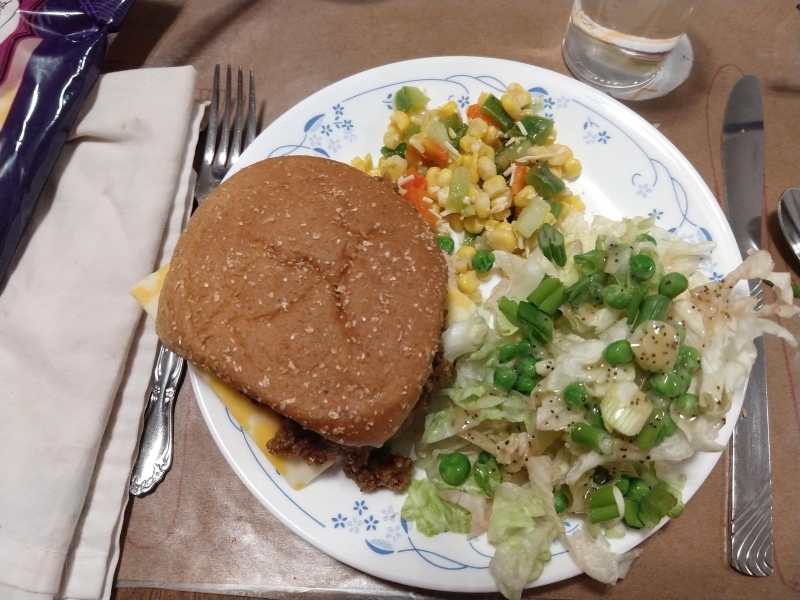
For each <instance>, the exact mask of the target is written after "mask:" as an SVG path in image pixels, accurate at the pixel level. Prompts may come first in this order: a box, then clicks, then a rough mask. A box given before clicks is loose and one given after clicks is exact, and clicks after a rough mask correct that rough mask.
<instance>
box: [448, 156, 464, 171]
mask: <svg viewBox="0 0 800 600" xmlns="http://www.w3.org/2000/svg"><path fill="white" fill-rule="evenodd" d="M451 157H452V154H451ZM463 164H464V155H463V154H459V155H458V156H456V157H455V158H453V159H452V160H451V161H450V167H451V168H452V169H455V168H456V167H460V166H462V165H463Z"/></svg>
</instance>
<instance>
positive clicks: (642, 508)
mask: <svg viewBox="0 0 800 600" xmlns="http://www.w3.org/2000/svg"><path fill="white" fill-rule="evenodd" d="M677 503H678V499H677V498H675V496H674V495H673V494H672V492H671V491H670V489H669V487H668V486H667V484H665V483H664V482H663V481H659V482H658V483H657V484H655V485H654V486H653V488H652V489H651V490H650V492H649V493H648V494H647V495H646V496H645V497H644V498H643V499H642V501H641V502H640V503H639V519H641V521H642V523H643V524H644V526H645V527H647V528H648V529H652V528H653V527H655V526H656V525H658V524H659V522H661V519H663V518H664V517H666V516H667V514H668V513H669V512H670V511H671V510H672V509H673V508H675V505H676V504H677Z"/></svg>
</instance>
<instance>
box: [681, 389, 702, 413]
mask: <svg viewBox="0 0 800 600" xmlns="http://www.w3.org/2000/svg"><path fill="white" fill-rule="evenodd" d="M699 402H700V399H699V398H698V397H697V396H695V395H694V394H681V395H680V396H678V412H679V413H681V414H682V415H683V416H684V417H687V418H689V419H691V418H692V417H694V416H695V415H696V414H697V405H698V403H699Z"/></svg>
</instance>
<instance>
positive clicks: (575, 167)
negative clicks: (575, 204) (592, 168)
mask: <svg viewBox="0 0 800 600" xmlns="http://www.w3.org/2000/svg"><path fill="white" fill-rule="evenodd" d="M582 169H583V167H582V166H581V161H579V160H578V159H577V158H569V159H567V160H566V161H564V177H566V178H567V179H572V178H573V177H577V176H578V175H580V174H581V170H582Z"/></svg>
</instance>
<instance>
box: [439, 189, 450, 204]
mask: <svg viewBox="0 0 800 600" xmlns="http://www.w3.org/2000/svg"><path fill="white" fill-rule="evenodd" d="M449 196H450V188H449V187H447V186H445V187H440V188H439V189H438V190H436V202H438V203H439V206H441V207H442V208H444V207H445V206H446V205H447V198H448V197H449Z"/></svg>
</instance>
